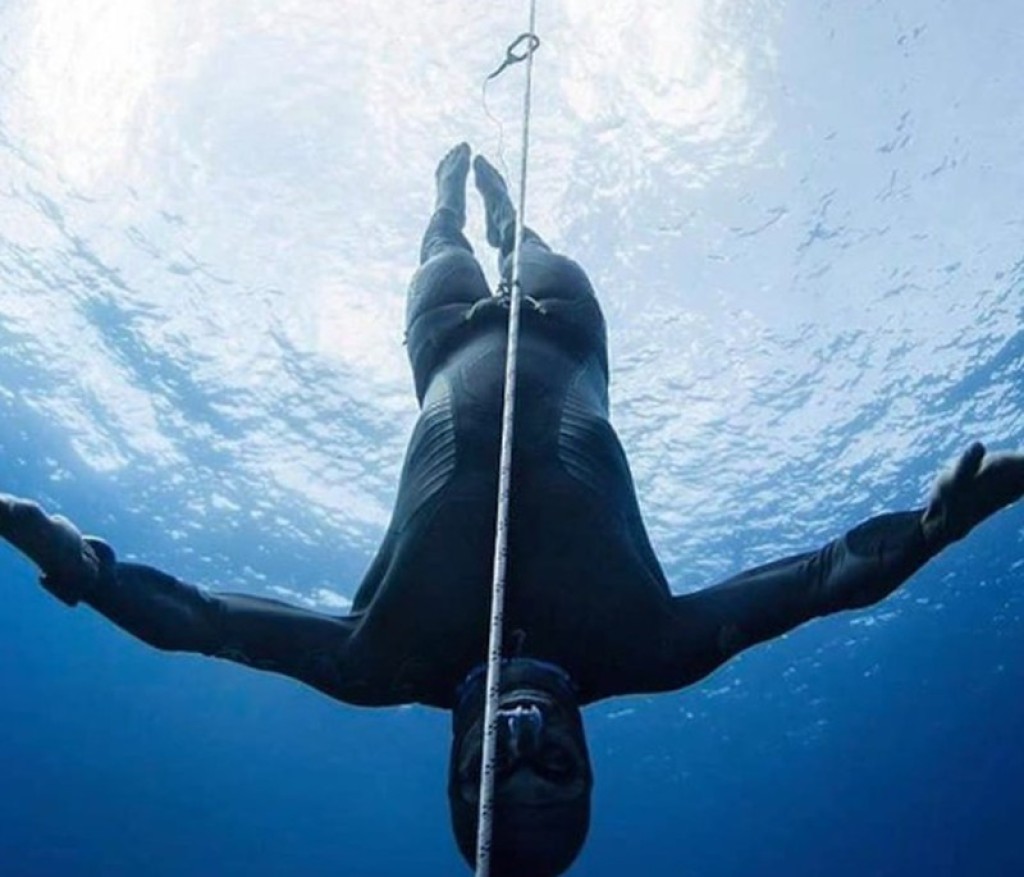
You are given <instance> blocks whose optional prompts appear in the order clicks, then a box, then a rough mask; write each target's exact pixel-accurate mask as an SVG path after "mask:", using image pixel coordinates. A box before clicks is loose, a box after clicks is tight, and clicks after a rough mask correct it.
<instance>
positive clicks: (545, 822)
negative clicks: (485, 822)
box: [448, 658, 594, 877]
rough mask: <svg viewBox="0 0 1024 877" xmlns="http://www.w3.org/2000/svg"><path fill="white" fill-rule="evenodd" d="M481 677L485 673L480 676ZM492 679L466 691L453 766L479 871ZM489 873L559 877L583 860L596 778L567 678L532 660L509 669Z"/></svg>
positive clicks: (460, 838)
mask: <svg viewBox="0 0 1024 877" xmlns="http://www.w3.org/2000/svg"><path fill="white" fill-rule="evenodd" d="M481 670H482V668H481ZM485 682H486V679H485V674H484V673H483V672H475V673H474V674H471V675H470V677H469V678H468V679H467V680H466V682H465V683H464V684H463V686H462V689H461V691H460V694H459V698H458V703H457V704H456V706H455V711H454V713H453V725H454V728H453V730H454V736H453V739H452V751H451V760H450V762H449V767H448V803H449V805H450V808H451V819H452V829H453V830H454V832H455V839H456V841H457V842H458V845H459V850H460V851H461V852H462V855H463V857H464V858H465V859H466V861H467V862H469V864H470V867H473V866H474V865H475V862H476V838H477V819H478V808H479V806H480V770H481V758H482V751H483V736H484V701H485V699H486V691H485ZM499 704H500V706H499V713H498V740H497V758H496V768H497V770H496V774H495V779H494V823H493V836H492V839H491V874H492V875H494V877H506V875H516V877H519V875H523V874H530V875H532V877H555V875H557V874H561V873H562V872H563V871H565V870H566V869H567V868H568V867H569V866H570V865H571V864H572V863H573V861H574V860H575V859H576V856H577V855H578V854H579V851H580V849H581V848H582V847H583V841H584V840H585V839H586V837H587V829H588V828H589V827H590V790H591V788H592V787H593V782H594V781H593V775H592V774H591V770H590V759H589V756H588V754H587V741H586V737H585V736H584V733H583V720H582V717H581V715H580V710H579V706H578V705H577V703H576V695H575V691H574V689H573V685H572V682H571V681H570V679H569V677H568V676H567V675H566V674H565V673H564V672H563V671H562V670H561V669H559V668H558V667H555V666H553V665H551V664H546V663H543V662H540V661H533V660H530V659H527V658H515V659H513V660H510V661H506V662H505V663H504V664H503V665H502V673H501V697H500V701H499Z"/></svg>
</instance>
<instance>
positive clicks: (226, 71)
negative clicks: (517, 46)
mask: <svg viewBox="0 0 1024 877" xmlns="http://www.w3.org/2000/svg"><path fill="white" fill-rule="evenodd" d="M539 5H540V20H539V24H538V29H539V32H540V35H541V37H542V39H543V46H542V48H541V50H540V53H539V54H538V57H537V67H536V73H535V75H536V87H537V92H536V96H535V116H534V139H533V147H532V148H533V153H532V159H531V177H530V185H531V188H530V200H529V207H528V210H529V216H530V221H531V222H532V223H533V224H534V225H535V226H536V227H537V228H538V229H540V230H541V231H542V232H544V233H545V234H546V235H547V237H548V238H549V239H550V240H551V242H552V243H553V244H554V245H555V246H557V247H558V248H560V249H562V250H564V251H565V252H568V253H570V254H572V255H573V256H574V257H576V258H577V259H579V261H580V262H582V263H583V264H584V265H585V266H586V267H587V268H588V270H589V271H590V273H591V276H592V277H593V279H594V281H595V284H596V286H597V288H598V292H599V294H600V296H601V298H602V302H603V304H604V307H605V312H606V315H607V317H608V322H609V332H610V336H611V344H612V369H613V390H612V393H613V417H614V420H615V423H616V425H617V427H618V429H619V432H620V435H621V437H622V440H623V443H624V445H625V447H626V449H627V451H628V453H629V455H630V460H631V463H632V466H633V470H634V475H635V476H636V481H637V486H638V491H639V494H640V499H641V505H642V508H643V511H644V514H645V519H646V520H647V523H648V526H649V528H650V531H651V535H652V539H653V541H654V543H655V546H656V548H657V550H658V553H659V556H660V557H661V558H662V561H663V563H664V566H665V569H666V572H667V574H668V576H669V578H670V580H671V581H672V582H673V586H674V587H675V589H676V590H678V591H680V592H683V591H687V590H692V589H695V588H698V587H701V586H703V585H706V584H710V583H712V582H714V581H716V580H718V579H720V578H723V577H725V576H727V575H729V574H731V573H733V572H736V571H738V570H740V569H743V568H745V567H748V566H751V565H754V564H757V563H761V562H764V561H766V560H768V559H771V558H773V557H777V556H782V555H784V554H788V553H792V552H794V551H799V550H804V549H807V548H810V547H814V546H816V545H819V544H821V543H822V542H824V541H825V540H827V539H829V538H831V537H833V536H835V535H837V534H838V533H840V532H842V531H843V530H844V529H846V528H848V527H850V526H852V525H854V524H855V523H857V522H858V521H859V520H861V519H863V518H864V517H866V516H868V515H870V514H873V513H876V512H879V511H882V510H885V509H898V508H911V507H915V506H918V505H919V504H920V503H921V502H922V501H923V499H924V497H925V496H926V494H927V489H928V485H929V483H930V482H931V479H932V478H933V477H934V475H935V474H936V473H937V472H938V471H939V470H940V469H941V468H942V467H943V466H945V465H946V464H947V463H948V462H949V461H950V460H951V459H952V458H953V457H954V456H955V455H956V454H957V453H958V452H959V450H961V449H962V448H963V447H964V446H966V444H967V443H968V442H969V441H970V440H972V439H975V438H981V439H983V440H985V441H988V442H990V443H991V444H992V445H993V446H996V447H1021V446H1024V389H1022V388H1024V332H1022V328H1021V327H1022V322H1024V251H1022V245H1021V235H1022V229H1024V165H1022V162H1021V158H1020V143H1021V137H1022V134H1024V97H1022V92H1021V90H1020V88H1019V83H1020V82H1021V79H1022V73H1024V69H1022V67H1024V61H1022V59H1024V51H1022V50H1024V27H1022V26H1021V24H1022V21H1021V12H1020V10H1019V9H1018V8H1017V6H1016V5H1014V4H1011V3H1006V2H997V3H990V4H987V5H985V6H984V7H983V8H981V7H970V8H969V7H968V6H967V5H965V4H957V3H953V2H934V0H930V2H924V0H909V2H906V0H905V2H896V0H888V2H887V0H878V2H873V3H870V4H857V5H856V6H854V5H852V4H848V5H847V6H843V5H840V4H835V3H831V2H818V3H812V4H803V5H797V4H786V3H782V2H779V0H749V2H735V0H690V2H687V0H653V2H650V3H645V4H643V5H642V8H639V7H638V6H637V4H635V3H629V2H626V0H604V2H602V3H600V4H595V3H592V2H589V0H550V2H542V3H540V4H539ZM491 7H493V8H491ZM526 8H527V7H526V4H525V3H519V2H516V3H501V4H485V5H481V4H472V3H469V2H465V0H435V2H431V3H423V2H416V3H414V2H411V0H409V2H405V0H395V2H390V3H388V4H378V5H376V6H374V7H373V8H372V9H369V8H366V7H365V6H364V5H363V4H357V3H353V2H338V0H331V2H328V0H294V2H288V3H282V2H280V0H278V2H275V3H269V2H262V0H259V2H253V3H249V4H232V3H228V2H226V0H181V2H178V3H175V4H173V5H172V4H165V3H159V2H156V0H102V2H101V0H79V2H77V3H75V4H68V3H66V2H61V0H6V2H5V3H4V4H3V5H2V6H0V460H2V467H0V473H2V476H3V477H2V483H0V490H3V491H6V492H10V493H14V494H19V495H24V496H30V497H33V498H36V499H38V500H39V501H40V502H43V503H44V504H45V505H46V506H47V508H49V509H50V510H52V511H59V512H61V513H63V514H65V515H67V516H68V517H70V518H72V519H73V520H74V521H76V522H77V523H78V524H79V525H80V526H81V527H82V528H83V529H85V530H86V531H88V532H92V533H96V534H98V535H102V536H103V537H105V538H106V539H108V540H109V541H110V542H111V544H113V545H114V546H116V547H117V549H118V551H119V553H120V554H121V555H122V556H124V557H126V558H133V559H140V560H145V561H147V562H149V563H152V564H154V565H157V566H160V567H162V568H165V569H167V570H169V571H172V572H174V573H175V574H176V575H178V576H180V577H182V578H184V579H187V580H190V581H194V582H198V583H202V584H205V585H208V586H211V587H219V588H230V589H234V590H249V591H252V592H255V593H262V594H267V595H271V596H278V597H281V598H284V599H292V600H295V601H297V602H302V603H305V604H307V605H313V606H317V607H321V608H323V609H325V610H327V611H343V610H344V607H345V606H346V605H347V601H348V600H349V599H350V598H351V596H352V594H353V593H354V591H355V588H356V586H357V584H358V581H359V577H360V575H361V574H362V572H363V571H364V570H365V568H366V565H367V563H368V562H369V559H370V556H371V554H372V551H373V548H374V545H375V543H376V541H377V539H379V537H380V535H381V533H382V531H383V528H384V526H385V525H386V521H387V515H388V511H389V509H390V504H391V501H392V500H393V497H394V488H395V482H396V478H397V473H398V468H399V465H400V462H401V454H402V450H403V447H404V442H405V440H406V439H407V437H408V432H409V428H410V426H411V423H412V421H413V419H414V417H415V406H414V399H413V396H412V388H411V381H410V379H409V377H408V375H407V371H406V366H405V362H404V350H403V348H402V344H401V340H402V309H403V305H404V300H403V295H404V287H405V283H406V280H407V277H408V275H409V273H410V271H411V270H412V268H413V266H414V262H415V255H416V249H417V246H418V238H419V234H420V231H421V228H422V224H423V222H424V220H425V218H426V216H427V213H428V212H429V209H430V205H431V201H432V185H433V180H432V175H433V168H434V164H435V162H436V161H437V159H438V158H439V157H440V155H442V154H443V153H444V151H445V150H446V149H447V148H448V147H449V146H450V145H451V144H452V143H454V142H457V141H458V140H462V139H468V140H469V141H470V142H471V143H472V144H473V145H474V146H475V147H476V148H478V149H480V150H482V151H484V152H486V153H488V154H489V155H492V156H493V157H495V158H497V157H498V156H499V154H503V155H504V158H505V161H506V163H507V165H508V166H509V167H510V168H515V167H517V165H518V155H517V149H516V145H517V140H518V135H517V128H516V125H517V114H518V109H519V105H520V99H521V92H520V89H521V81H522V80H521V76H519V74H518V71H513V72H511V73H510V74H509V75H508V76H507V77H504V78H503V79H501V80H499V81H498V82H497V83H495V84H494V85H492V86H491V87H490V88H489V89H488V93H487V105H488V108H489V110H490V113H491V114H492V115H494V116H496V117H497V118H498V119H500V120H502V123H503V124H504V126H505V132H504V140H503V141H499V137H498V134H497V131H496V128H495V125H494V123H493V122H492V121H491V119H490V118H489V117H488V114H487V112H485V111H484V108H483V107H482V106H481V93H480V92H481V81H482V79H483V77H484V76H485V75H486V74H487V73H488V72H489V71H490V70H491V69H493V68H494V66H496V64H497V62H498V61H500V59H501V57H502V56H503V54H504V50H505V46H506V45H507V43H508V42H510V41H511V40H512V39H513V38H514V37H515V36H516V35H517V34H519V33H520V32H521V31H522V30H523V29H524V26H525V21H526ZM472 200H473V199H472V198H471V201H472ZM470 223H471V233H472V234H471V236H472V238H473V241H474V244H475V245H476V246H477V250H478V252H479V253H480V254H481V256H482V257H483V254H485V252H486V245H485V243H484V241H483V240H482V219H481V215H480V211H479V209H478V207H477V206H476V205H475V204H471V213H470ZM492 276H493V272H492ZM1022 570H1024V511H1022V510H1021V509H1020V508H1017V509H1013V510H1011V511H1009V512H1006V513H1004V514H1003V515H1002V516H1001V517H1000V518H998V519H996V520H994V521H992V522H990V523H989V524H988V525H986V526H985V527H984V528H983V529H981V530H980V531H978V532H977V533H975V534H973V535H972V536H971V538H970V539H969V541H967V542H966V543H964V544H961V545H959V546H956V547H955V548H953V549H951V550H949V551H948V552H947V553H945V554H944V555H943V556H941V557H940V558H938V559H937V560H936V561H935V562H934V563H932V564H931V565H930V566H929V567H927V568H926V569H925V570H924V571H922V573H920V574H919V575H918V576H917V577H916V578H915V579H914V580H913V581H912V582H911V583H910V584H909V585H908V586H907V587H905V588H904V589H903V590H901V591H900V592H899V593H898V594H896V595H895V596H894V597H892V598H891V599H890V600H888V601H886V602H885V603H883V604H881V605H880V606H878V607H875V608H874V609H872V610H868V611H865V612H860V613H852V614H849V615H843V616H839V617H834V618H830V619H826V620H822V621H818V622H815V623H813V624H811V625H808V626H806V627H805V628H803V629H800V630H798V631H796V632H794V633H793V634H791V635H790V636H788V637H786V638H785V639H783V640H781V641H778V642H776V643H773V644H770V645H768V646H764V647H761V648H758V649H755V650H753V651H751V652H749V653H747V654H745V655H743V656H741V657H740V658H738V659H736V660H735V661H734V662H733V663H732V664H730V665H729V666H727V667H726V668H724V669H722V670H721V671H719V672H718V673H717V674H715V675H714V676H712V677H711V678H710V679H708V680H706V681H705V682H703V683H702V684H700V685H698V686H696V687H694V688H692V689H690V690H687V691H684V692H680V693H677V694H672V695H665V696H661V697H658V698H647V697H638V698H624V699H619V700H615V701H611V702H607V703H602V704H598V705H596V706H594V707H592V708H590V709H589V710H588V713H587V717H588V730H589V739H590V744H591V750H592V754H593V758H594V764H595V771H596V775H597V785H596V790H595V807H594V818H593V823H592V829H591V836H590V840H589V842H588V844H587V847H586V849H585V850H584V852H583V854H582V856H581V857H580V860H579V862H578V863H577V865H576V866H575V868H574V869H573V871H572V872H571V873H573V874H579V875H595V877H599V875H613V874H614V875H619V874H622V873H640V872H642V873H645V874H649V875H652V877H655V875H678V874H700V875H705V877H724V875H738V874H743V875H775V874H785V875H787V877H799V875H808V877H811V875H822V874H826V873H827V874H831V875H838V877H845V875H851V877H852V875H857V877H863V875H906V874H918V873H921V874H925V873H927V874H929V875H958V877H959V875H971V877H975V875H985V877H987V875H1016V874H1021V873H1024V852H1022V851H1021V843H1020V840H1019V828H1018V823H1019V822H1020V820H1021V817H1022V815H1024V795H1022V792H1021V789H1022V788H1024V754H1022V751H1021V746H1020V742H1019V741H1020V740H1021V738H1022V737H1024V707H1022V706H1021V698H1020V692H1021V689H1022V685H1021V683H1022V680H1024V639H1022V636H1024V619H1022V611H1024V603H1022V598H1021V595H1020V587H1021V584H1022ZM34 579H35V576H34V573H33V571H32V570H31V568H30V567H29V566H28V565H27V564H26V563H25V562H24V561H22V560H21V559H20V558H18V557H17V556H16V555H15V554H14V553H13V552H11V551H9V550H6V549H4V550H3V551H0V587H2V588H3V590H4V594H5V597H6V600H5V611H3V612H0V643H3V651H2V656H3V662H2V669H0V684H2V691H3V697H2V698H0V728H2V735H3V736H2V740H3V744H4V745H3V746H0V873H3V874H11V875H17V877H23V875H24V877H35V875H76V877H77V875H83V877H91V875H103V877H120V875H136V874H138V873H146V874H149V875H153V877H185V875H188V877H191V875H207V874H219V875H253V877H271V875H290V874H296V873H302V874H308V875H320V874H323V875H328V874H332V875H333V874H338V873H346V874H356V875H397V874H409V873H421V874H458V873H466V872H465V870H464V866H463V865H462V863H461V860H460V859H459V857H458V854H457V852H456V849H455V846H454V843H453V842H452V839H451V836H450V832H449V828H448V821H447V812H446V802H445V797H444V783H445V760H446V757H447V746H448V721H447V716H446V715H444V714H442V713H440V712H436V711H431V710H426V709H421V708H409V709H400V710H385V711H369V710H358V709H354V708H349V707H344V706H341V705H338V704H335V703H332V702H330V701H328V700H326V699H325V698H323V697H322V696H320V695H317V694H316V693H315V692H312V691H310V690H306V689H304V688H302V687H300V686H298V685H297V684H295V683H291V682H289V681H288V680H284V679H279V678H277V677H271V676H266V675H261V674H259V673H256V672H253V671H250V670H246V669H244V668H241V667H238V666H234V665H229V664H226V663H222V662H216V661H210V660H205V659H201V658H197V657H190V656H169V655H165V654H160V653H157V652H154V651H151V650H149V649H147V648H146V647H144V646H142V645H141V644H139V643H137V642H134V641H132V640H131V639H130V638H129V637H127V636H125V635H124V634H122V633H121V632H119V631H117V630H115V629H114V628H112V627H111V626H110V625H108V624H107V623H105V622H104V621H103V620H102V619H100V618H98V617H96V616H95V615H93V614H91V613H90V612H89V610H88V609H84V608H83V609H78V610H74V611H71V610H68V609H66V608H64V607H63V606H61V605H59V604H58V603H56V602H55V601H54V600H53V599H52V598H51V597H49V596H48V595H47V594H45V593H44V592H43V591H42V590H41V589H39V588H38V587H37V586H36V585H35V584H34Z"/></svg>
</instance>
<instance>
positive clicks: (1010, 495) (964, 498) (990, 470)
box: [921, 442, 1024, 546]
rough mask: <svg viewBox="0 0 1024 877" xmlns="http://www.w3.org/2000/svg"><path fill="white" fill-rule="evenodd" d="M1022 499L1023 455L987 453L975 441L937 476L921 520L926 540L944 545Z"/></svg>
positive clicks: (1023, 485) (959, 537)
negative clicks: (944, 471) (950, 466)
mask: <svg viewBox="0 0 1024 877" xmlns="http://www.w3.org/2000/svg"><path fill="white" fill-rule="evenodd" d="M1022 496H1024V454H1019V453H1011V452H1001V453H994V454H989V453H986V451H985V446H984V445H983V444H981V442H975V443H974V444H973V445H971V446H970V447H969V448H968V449H967V450H966V451H965V452H964V454H963V456H962V457H960V460H959V462H958V463H957V464H956V466H955V467H954V468H953V470H952V471H950V472H946V473H944V474H943V475H941V476H940V477H939V479H938V480H937V481H936V482H935V486H934V487H933V488H932V495H931V497H930V498H929V501H928V508H927V509H926V510H925V513H924V517H923V518H922V519H921V526H922V528H923V529H924V535H925V539H926V540H927V541H928V542H929V543H931V544H934V545H937V546H944V545H948V544H949V543H950V542H955V541H956V540H957V539H962V538H963V537H964V536H966V535H967V534H968V533H969V532H970V531H971V530H972V529H973V528H974V527H976V526H977V525H978V524H980V523H981V522H982V521H984V520H985V519H986V518H988V517H989V516H991V515H994V514H995V513H996V512H998V511H999V510H1000V509H1002V508H1005V507H1006V506H1008V505H1010V504H1012V503H1014V502H1016V501H1017V500H1019V499H1020V498H1021V497H1022Z"/></svg>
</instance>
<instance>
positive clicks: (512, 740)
mask: <svg viewBox="0 0 1024 877" xmlns="http://www.w3.org/2000/svg"><path fill="white" fill-rule="evenodd" d="M498 722H499V728H501V729H503V730H504V732H505V734H506V738H507V740H508V754H509V756H510V757H511V758H512V760H513V761H515V760H517V759H519V758H522V757H523V756H529V755H531V754H532V753H533V752H535V751H536V750H537V748H538V746H539V745H540V733H541V730H542V729H543V727H544V714H543V713H542V712H541V710H540V707H539V706H537V705H536V704H533V703H531V704H528V705H526V706H524V705H522V704H516V705H515V706H512V707H505V708H502V709H499V710H498Z"/></svg>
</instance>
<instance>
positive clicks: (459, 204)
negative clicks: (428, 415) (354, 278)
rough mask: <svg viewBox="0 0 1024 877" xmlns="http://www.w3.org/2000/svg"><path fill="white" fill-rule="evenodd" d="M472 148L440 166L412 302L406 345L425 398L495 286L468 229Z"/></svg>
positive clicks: (451, 154)
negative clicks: (461, 331) (447, 353)
mask: <svg viewBox="0 0 1024 877" xmlns="http://www.w3.org/2000/svg"><path fill="white" fill-rule="evenodd" d="M468 174H469V146H468V145H467V144H465V143H460V144H459V145H458V146H456V147H454V148H453V149H452V150H450V151H449V152H448V154H447V155H446V156H445V157H444V158H443V159H441V162H440V164H438V166H437V172H436V174H435V178H436V181H437V199H436V201H435V202H434V212H433V214H432V216H431V217H430V222H429V223H428V224H427V229H426V231H425V232H424V235H423V242H422V245H421V246H420V267H419V269H418V270H417V271H416V274H415V275H414V276H413V279H412V283H411V284H410V285H409V296H408V299H407V301H406V343H407V345H408V352H409V358H410V360H411V362H412V367H413V376H414V378H415V381H416V392H417V396H418V397H419V398H420V399H422V397H423V393H424V392H425V390H426V387H427V384H428V383H429V380H430V377H431V375H432V374H433V370H434V368H435V367H436V366H437V364H438V358H439V356H440V353H441V351H443V350H444V349H445V348H446V346H447V344H448V343H449V342H450V340H451V333H452V332H453V331H457V330H458V328H459V327H460V326H461V325H462V324H463V323H465V313H466V312H467V311H468V310H469V309H470V308H471V307H472V306H473V305H474V304H475V303H476V302H477V301H479V300H480V299H482V298H488V297H489V296H490V290H489V289H488V286H487V279H486V278H485V277H484V273H483V270H482V269H481V268H480V265H479V264H478V263H477V261H476V258H475V257H474V256H473V248H472V247H471V246H470V243H469V241H468V240H466V236H465V235H464V234H463V233H462V229H463V227H464V226H465V224H466V177H467V176H468Z"/></svg>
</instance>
